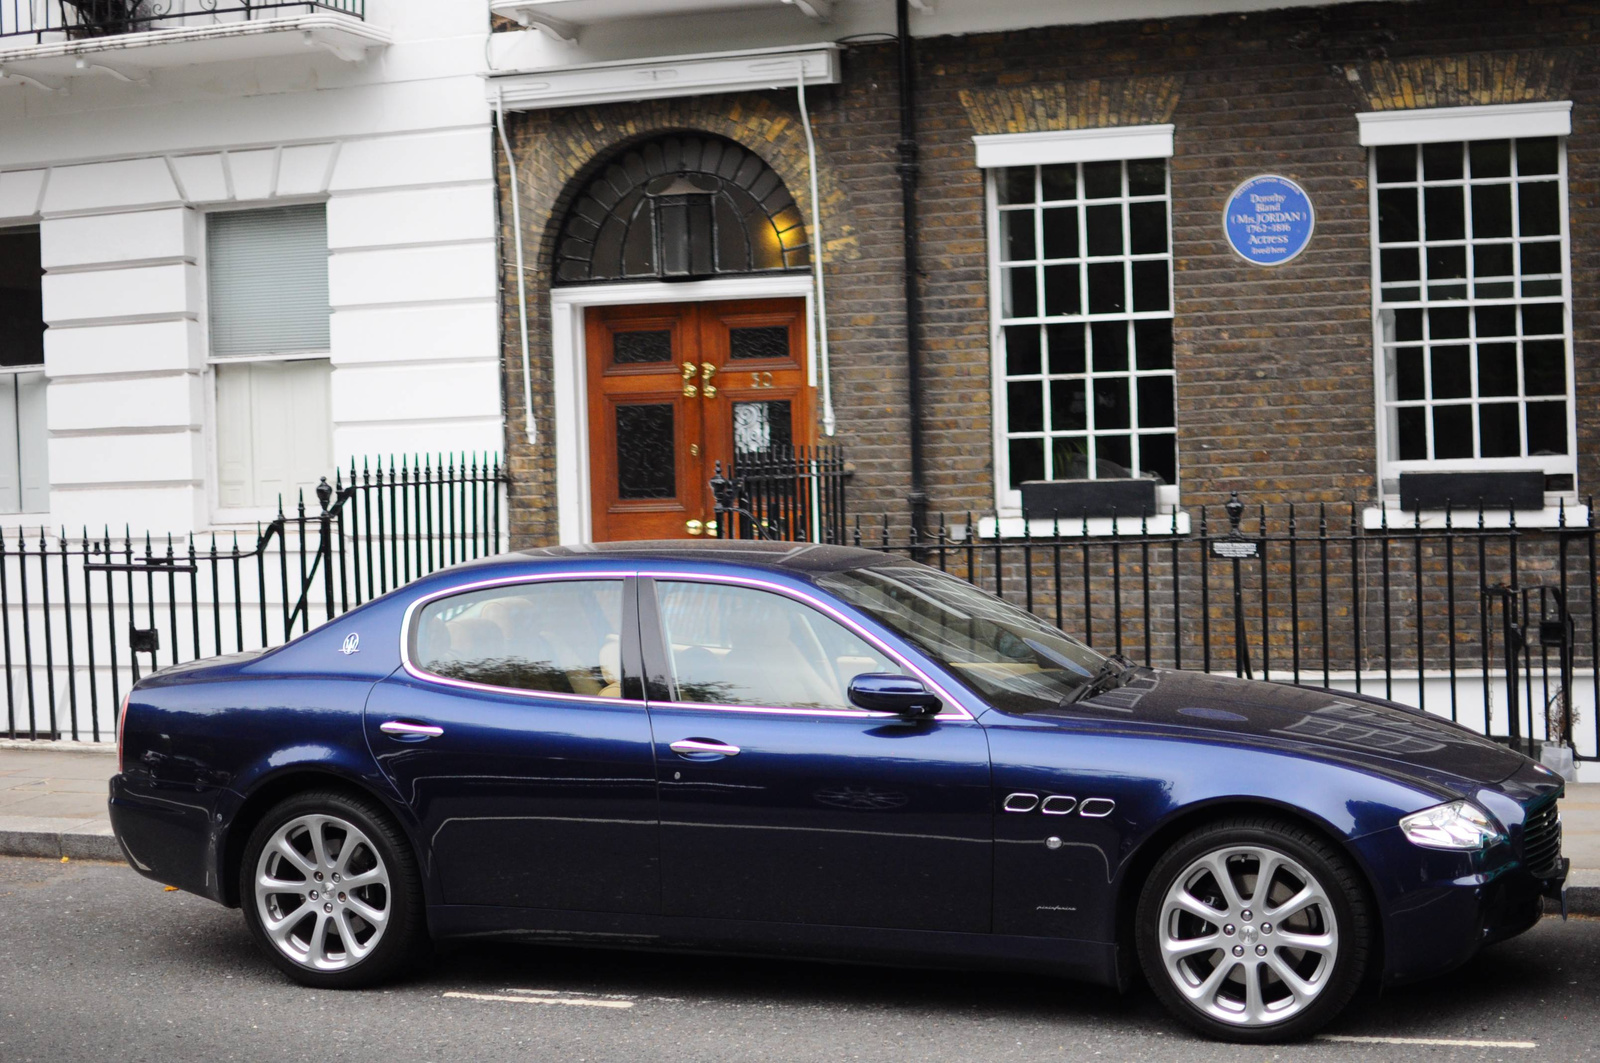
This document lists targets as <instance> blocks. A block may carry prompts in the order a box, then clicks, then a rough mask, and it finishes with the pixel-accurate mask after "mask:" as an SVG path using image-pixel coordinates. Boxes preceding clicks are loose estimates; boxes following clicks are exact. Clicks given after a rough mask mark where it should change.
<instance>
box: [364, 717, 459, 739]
mask: <svg viewBox="0 0 1600 1063" xmlns="http://www.w3.org/2000/svg"><path fill="white" fill-rule="evenodd" d="M378 730H380V731H382V732H383V733H384V734H386V735H395V736H396V737H399V738H438V737H439V736H440V735H442V734H444V728H443V727H435V726H434V725H433V724H431V723H411V722H410V721H408V720H390V721H388V722H387V723H380V724H379V725H378Z"/></svg>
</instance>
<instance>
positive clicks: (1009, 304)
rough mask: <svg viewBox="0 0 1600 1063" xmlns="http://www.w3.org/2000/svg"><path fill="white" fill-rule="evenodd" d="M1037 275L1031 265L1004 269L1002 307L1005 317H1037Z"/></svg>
mask: <svg viewBox="0 0 1600 1063" xmlns="http://www.w3.org/2000/svg"><path fill="white" fill-rule="evenodd" d="M1037 284H1038V275H1037V273H1036V272H1035V271H1034V269H1033V267H1032V266H1021V267H1018V268H1016V269H1008V270H1006V271H1005V278H1004V292H1003V295H1004V308H1003V311H1002V312H1003V313H1004V314H1005V316H1006V317H1037V316H1038V314H1039V291H1038V288H1037V287H1035V285H1037Z"/></svg>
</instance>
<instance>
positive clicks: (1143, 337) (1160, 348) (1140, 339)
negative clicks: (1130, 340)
mask: <svg viewBox="0 0 1600 1063" xmlns="http://www.w3.org/2000/svg"><path fill="white" fill-rule="evenodd" d="M1133 337H1134V344H1135V346H1136V347H1137V348H1138V351H1139V354H1138V358H1139V368H1140V369H1171V368H1172V321H1171V319H1170V318H1163V319H1161V320H1159V321H1135V322H1134V323H1133Z"/></svg>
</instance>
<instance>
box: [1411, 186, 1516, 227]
mask: <svg viewBox="0 0 1600 1063" xmlns="http://www.w3.org/2000/svg"><path fill="white" fill-rule="evenodd" d="M1428 223H1429V226H1430V227H1431V226H1432V224H1433V219H1432V218H1431V217H1430V218H1429V219H1428ZM1510 235H1511V186H1510V185H1478V186H1476V187H1475V188H1473V190H1472V238H1473V239H1474V240H1484V239H1487V238H1489V237H1494V236H1510Z"/></svg>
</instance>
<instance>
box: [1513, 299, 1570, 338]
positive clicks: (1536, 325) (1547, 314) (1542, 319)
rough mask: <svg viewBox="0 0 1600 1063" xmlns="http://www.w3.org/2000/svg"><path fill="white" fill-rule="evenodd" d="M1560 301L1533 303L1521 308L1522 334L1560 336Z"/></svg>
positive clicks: (1561, 331)
mask: <svg viewBox="0 0 1600 1063" xmlns="http://www.w3.org/2000/svg"><path fill="white" fill-rule="evenodd" d="M1561 318H1562V313H1561V304H1560V303H1534V304H1532V305H1531V306H1524V307H1523V308H1522V334H1523V335H1524V336H1560V335H1562V334H1563V328H1562V322H1561Z"/></svg>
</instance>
